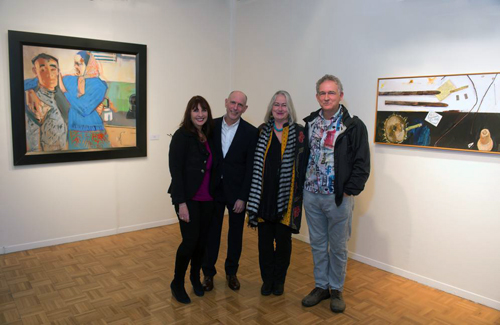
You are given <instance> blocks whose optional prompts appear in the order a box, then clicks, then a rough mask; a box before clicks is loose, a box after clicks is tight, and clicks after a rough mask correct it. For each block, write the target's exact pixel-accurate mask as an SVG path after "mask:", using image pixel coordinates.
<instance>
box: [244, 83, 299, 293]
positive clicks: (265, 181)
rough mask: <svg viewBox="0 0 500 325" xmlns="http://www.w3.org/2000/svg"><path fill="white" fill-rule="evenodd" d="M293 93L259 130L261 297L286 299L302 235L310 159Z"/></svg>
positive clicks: (256, 196) (255, 193)
mask: <svg viewBox="0 0 500 325" xmlns="http://www.w3.org/2000/svg"><path fill="white" fill-rule="evenodd" d="M296 120H297V118H296V114H295V109H294V107H293V102H292V98H291V97H290V94H289V93H288V92H286V91H284V90H280V91H278V92H276V93H275V94H274V96H273V97H272V98H271V101H270V102H269V106H268V110H267V112H266V115H265V117H264V121H265V122H266V123H264V124H262V125H261V126H260V127H259V131H260V135H259V139H258V142H257V147H256V149H255V157H254V167H253V168H254V169H253V177H252V185H251V188H250V196H249V199H248V207H247V213H248V217H249V218H248V222H249V225H250V226H251V227H258V231H259V241H258V242H259V264H260V273H261V277H262V281H263V282H264V283H263V285H262V287H261V294H262V295H264V296H268V295H270V294H271V293H273V294H274V295H277V296H279V295H282V294H283V290H284V284H285V277H286V272H287V270H288V266H289V265H290V256H291V254H292V233H295V234H296V233H299V230H300V221H301V216H302V189H303V185H304V178H305V166H306V163H307V157H306V155H305V152H304V145H305V141H304V140H305V136H304V128H303V127H302V126H301V125H299V124H297V123H295V121H296Z"/></svg>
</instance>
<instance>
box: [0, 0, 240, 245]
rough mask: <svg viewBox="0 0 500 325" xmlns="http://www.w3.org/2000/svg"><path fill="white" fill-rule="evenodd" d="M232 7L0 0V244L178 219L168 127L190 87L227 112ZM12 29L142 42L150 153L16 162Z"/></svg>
mask: <svg viewBox="0 0 500 325" xmlns="http://www.w3.org/2000/svg"><path fill="white" fill-rule="evenodd" d="M230 10H231V6H230V2H229V1H227V0H211V1H204V0H199V1H195V0H190V1H184V0H175V1H174V0H169V1H163V0H147V1H145V0H50V1H39V0H0V126H1V127H0V152H1V154H0V184H1V187H0V202H1V203H0V205H1V207H0V253H5V252H6V253H8V252H12V251H18V250H24V249H28V248H32V247H39V246H47V245H52V244H57V243H60V242H67V241H74V240H80V239H84V238H90V237H96V236H103V235H109V234H115V233H117V232H123V231H129V230H136V229H142V228H146V227H152V226H158V225H164V224H168V223H172V222H177V218H176V216H175V212H174V209H173V207H172V204H171V201H170V196H169V195H168V194H167V193H166V190H167V188H168V186H169V184H170V174H169V171H168V146H169V144H170V137H168V136H167V134H172V133H174V131H175V130H176V129H177V127H178V125H179V123H180V121H181V119H182V116H183V113H184V110H185V107H186V104H187V102H188V100H189V99H190V98H191V97H192V96H193V95H197V94H199V95H202V96H204V97H205V98H207V100H208V101H209V103H212V104H213V106H214V112H215V114H216V115H221V114H222V113H223V111H224V106H223V105H224V98H226V96H227V93H228V92H229V91H230V73H229V71H230V70H229V69H230V66H229V64H228V62H229V61H230V53H231V51H230ZM8 30H18V31H27V32H37V33H43V34H54V35H64V36H73V37H83V38H90V39H100V40H111V41H118V42H128V43H138V44H146V45H147V46H148V54H147V65H148V66H147V89H148V90H147V107H148V108H147V128H148V156H147V158H130V159H119V160H102V161H92V162H75V163H60V164H48V165H33V166H20V167H13V160H12V135H11V131H12V129H11V120H10V119H11V114H10V86H9V60H8V43H7V31H8ZM20 109H22V108H20ZM151 135H159V136H160V139H159V140H155V141H150V140H149V137H150V136H151Z"/></svg>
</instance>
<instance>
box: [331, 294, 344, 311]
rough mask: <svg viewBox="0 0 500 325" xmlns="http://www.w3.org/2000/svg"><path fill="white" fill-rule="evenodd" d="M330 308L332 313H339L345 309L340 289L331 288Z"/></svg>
mask: <svg viewBox="0 0 500 325" xmlns="http://www.w3.org/2000/svg"><path fill="white" fill-rule="evenodd" d="M330 309H331V310H332V311H333V312H334V313H341V312H343V311H344V310H345V301H344V298H343V297H342V291H338V290H332V300H331V301H330Z"/></svg>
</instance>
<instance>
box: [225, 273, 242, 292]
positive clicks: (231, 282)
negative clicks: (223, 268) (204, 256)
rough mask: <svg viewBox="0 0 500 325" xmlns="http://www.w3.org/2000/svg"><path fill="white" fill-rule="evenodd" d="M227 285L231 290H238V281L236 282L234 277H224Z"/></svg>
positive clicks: (236, 279)
mask: <svg viewBox="0 0 500 325" xmlns="http://www.w3.org/2000/svg"><path fill="white" fill-rule="evenodd" d="M226 279H227V285H228V287H229V288H230V289H231V290H239V289H240V281H238V277H236V274H235V275H226Z"/></svg>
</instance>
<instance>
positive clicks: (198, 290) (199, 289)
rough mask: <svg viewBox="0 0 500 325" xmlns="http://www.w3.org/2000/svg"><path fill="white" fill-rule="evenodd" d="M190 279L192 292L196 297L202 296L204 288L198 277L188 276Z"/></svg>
mask: <svg viewBox="0 0 500 325" xmlns="http://www.w3.org/2000/svg"><path fill="white" fill-rule="evenodd" d="M190 279H191V284H192V285H193V291H194V294H195V295H197V296H198V297H203V295H204V294H205V290H204V289H203V286H202V285H201V282H200V277H190Z"/></svg>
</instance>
